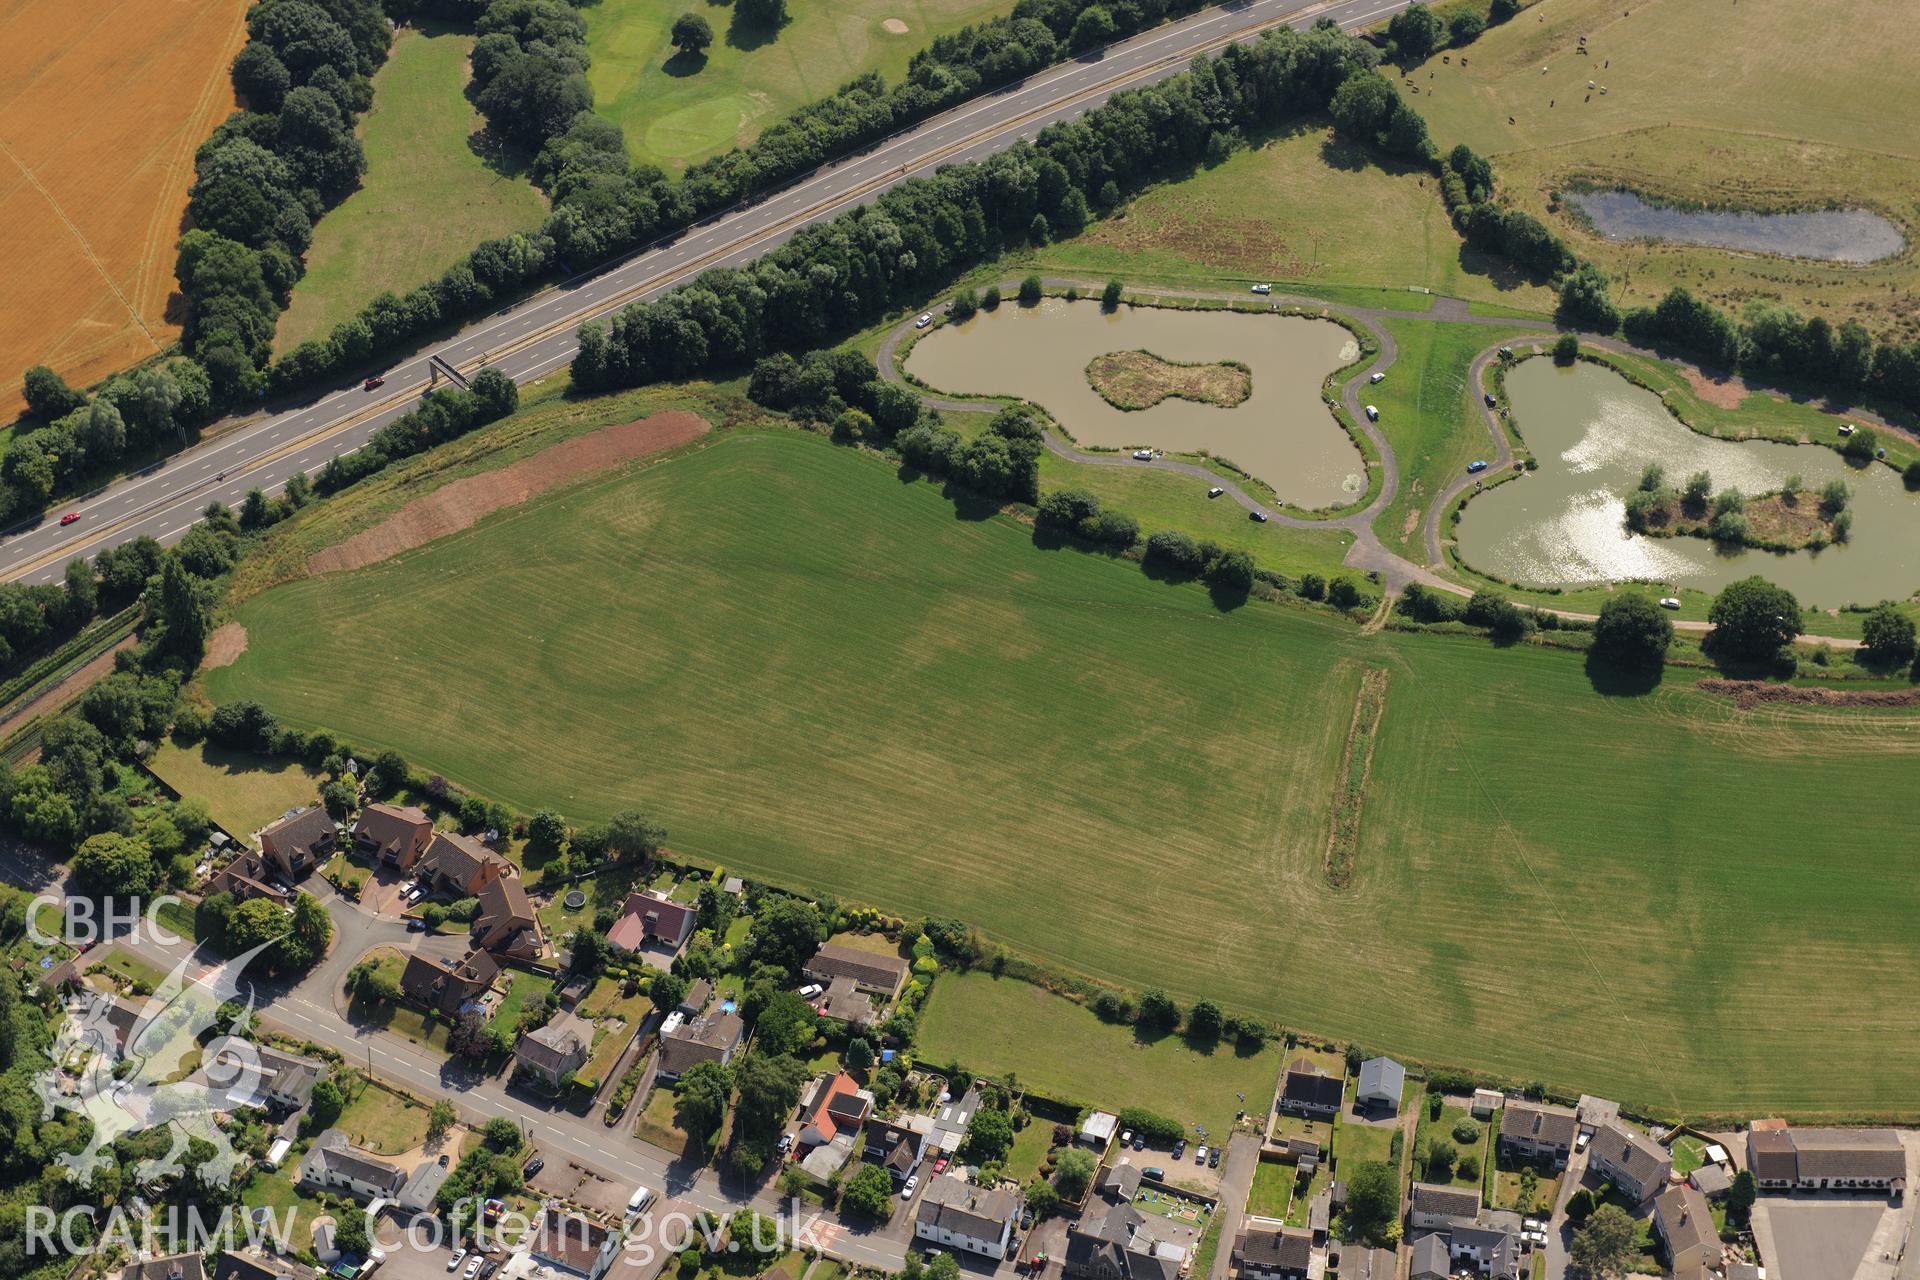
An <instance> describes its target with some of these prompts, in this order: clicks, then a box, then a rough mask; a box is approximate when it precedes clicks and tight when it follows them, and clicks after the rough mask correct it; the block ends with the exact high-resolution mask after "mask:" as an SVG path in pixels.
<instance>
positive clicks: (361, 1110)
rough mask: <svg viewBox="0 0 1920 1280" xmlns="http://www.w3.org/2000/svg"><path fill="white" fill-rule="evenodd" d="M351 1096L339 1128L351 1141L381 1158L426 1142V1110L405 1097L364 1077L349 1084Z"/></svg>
mask: <svg viewBox="0 0 1920 1280" xmlns="http://www.w3.org/2000/svg"><path fill="white" fill-rule="evenodd" d="M349 1088H350V1096H349V1099H348V1102H347V1105H346V1106H345V1107H344V1108H342V1109H341V1112H340V1119H339V1121H338V1122H337V1126H338V1127H339V1128H341V1129H344V1130H345V1131H346V1134H347V1139H348V1141H350V1142H352V1143H353V1144H354V1145H356V1146H361V1147H366V1148H367V1149H368V1150H370V1151H377V1152H379V1153H380V1154H382V1155H390V1156H391V1155H398V1154H400V1153H401V1152H402V1151H411V1150H413V1149H414V1148H415V1147H417V1146H419V1145H420V1144H421V1143H423V1142H425V1141H426V1140H427V1108H426V1107H423V1106H421V1105H420V1103H418V1102H417V1101H415V1100H414V1099H412V1098H409V1097H407V1096H406V1095H404V1094H399V1093H393V1092H391V1091H389V1090H387V1089H383V1088H381V1087H380V1086H379V1085H376V1084H369V1083H368V1082H367V1080H366V1078H365V1077H364V1076H355V1077H353V1078H352V1079H351V1080H350V1081H349Z"/></svg>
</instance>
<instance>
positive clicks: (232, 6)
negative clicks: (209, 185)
mask: <svg viewBox="0 0 1920 1280" xmlns="http://www.w3.org/2000/svg"><path fill="white" fill-rule="evenodd" d="M245 11H246V5H245V3H243V0H193V2H192V3H184V4H151V3H139V2H138V0H69V2H62V0H0V32H4V33H5V38H4V39H0V259H4V260H5V261H6V263H7V264H8V273H9V278H8V287H7V296H6V305H5V306H4V307H0V419H4V418H10V417H12V416H13V414H15V413H17V412H18V411H19V410H20V408H21V407H22V401H21V398H20V375H21V374H22V373H24V372H25V371H26V370H27V368H28V367H30V366H32V365H35V364H47V365H51V366H52V367H53V368H55V369H57V370H58V371H59V372H60V373H62V374H63V375H65V377H66V378H67V380H68V381H69V382H72V383H74V384H75V385H77V386H78V385H84V384H86V383H88V382H91V381H93V380H95V379H97V378H99V377H101V376H103V375H105V374H107V373H110V372H112V371H113V370H115V369H117V368H119V367H121V366H123V365H125V364H128V363H130V362H132V361H135V360H138V359H141V358H142V357H145V356H148V355H151V354H153V353H154V352H155V351H158V350H159V349H160V348H161V347H163V346H165V345H166V344H167V343H169V342H171V341H172V340H173V339H174V338H175V337H177V336H178V334H179V328H178V326H177V325H175V324H171V323H169V321H168V318H167V300H168V297H169V296H170V295H171V294H172V292H173V287H174V280H173V246H174V241H175V239H177V238H178V236H179V233H180V216H181V213H182V212H183V211H184V210H185V208H186V203H187V187H188V186H189V185H190V184H191V183H192V181H193V152H194V148H195V147H197V146H199V145H200V143H201V142H202V141H204V140H205V138H206V136H207V135H208V134H209V133H210V132H212V130H213V127H214V125H216V124H218V123H219V122H220V120H221V119H222V118H224V117H225V116H226V114H227V113H228V112H230V111H232V110H233V108H234V99H233V89H232V86H231V84H230V83H229V82H228V80H227V64H228V63H229V62H231V61H232V60H233V55H234V54H235V53H236V52H238V51H239V48H240V46H241V44H242V43H243V42H244V41H245V39H246V28H245V26H244V25H243V23H242V15H243V14H244V13H245Z"/></svg>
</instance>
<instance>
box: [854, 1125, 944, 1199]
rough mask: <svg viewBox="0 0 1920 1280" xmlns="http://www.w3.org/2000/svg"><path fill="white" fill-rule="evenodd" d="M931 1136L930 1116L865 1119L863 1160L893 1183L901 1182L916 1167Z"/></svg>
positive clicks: (925, 1151)
mask: <svg viewBox="0 0 1920 1280" xmlns="http://www.w3.org/2000/svg"><path fill="white" fill-rule="evenodd" d="M932 1134H933V1117H932V1116H922V1115H913V1114H908V1115H901V1116H895V1117H893V1118H892V1119H891V1120H888V1119H883V1118H882V1117H880V1116H868V1117H867V1148H866V1158H867V1159H868V1160H871V1161H872V1162H873V1163H875V1164H877V1165H879V1166H880V1167H881V1168H883V1169H885V1170H886V1171H887V1172H888V1173H891V1174H892V1175H893V1178H894V1181H895V1182H905V1181H906V1180H907V1179H908V1178H909V1177H911V1176H912V1175H913V1171H914V1170H915V1169H918V1168H919V1167H920V1161H921V1159H922V1158H923V1157H924V1156H925V1155H926V1153H927V1139H928V1138H929V1137H930V1136H932Z"/></svg>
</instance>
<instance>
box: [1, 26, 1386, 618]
mask: <svg viewBox="0 0 1920 1280" xmlns="http://www.w3.org/2000/svg"><path fill="white" fill-rule="evenodd" d="M1406 3H1407V0H1320V2H1318V3H1313V4H1308V5H1304V6H1303V5H1302V4H1301V3H1300V0H1235V2H1234V3H1230V4H1228V5H1226V6H1224V7H1220V8H1211V9H1206V10H1203V11H1202V12H1200V13H1198V14H1195V15H1194V16H1192V17H1190V18H1187V19H1184V20H1182V21H1180V22H1177V23H1172V24H1170V25H1167V26H1164V27H1159V28H1156V29H1155V30H1152V31H1149V32H1146V33H1145V34H1143V35H1140V36H1136V37H1135V38H1133V39H1131V40H1127V41H1124V42H1122V43H1120V44H1116V45H1112V46H1110V47H1108V48H1106V49H1103V50H1099V51H1096V52H1094V53H1092V54H1088V55H1084V56H1082V57H1080V58H1078V59H1076V60H1074V61H1072V62H1068V63H1065V64H1063V65H1061V66H1058V67H1055V68H1053V69H1051V70H1049V71H1046V72H1043V73H1041V74H1039V75H1035V76H1031V77H1029V78H1028V79H1026V80H1024V81H1021V82H1019V83H1017V84H1016V85H1014V86H1012V87H1010V88H1007V89H1003V90H1001V91H999V92H997V93H992V94H988V95H987V96H985V97H982V98H977V99H975V100H973V101H971V102H967V103H963V104H961V105H960V106H957V107H955V108H953V109H952V110H951V111H948V112H946V113H944V114H942V115H939V116H935V117H934V118H933V119H931V120H928V121H926V122H925V123H923V124H921V125H919V126H918V127H916V128H914V129H910V130H907V131H905V132H903V133H901V134H898V135H896V136H894V137H893V138H890V139H887V140H885V141H882V142H879V143H876V144H874V145H873V146H872V147H870V148H869V149H868V150H866V151H864V152H860V153H857V154H855V155H851V156H848V157H846V158H845V159H843V160H841V161H840V162H839V163H837V164H833V165H830V166H827V167H824V168H822V169H820V170H818V171H816V173H815V174H814V175H813V176H811V177H808V178H806V179H804V180H801V181H798V182H796V183H795V184H793V185H791V186H789V187H787V188H784V189H783V190H780V191H777V192H774V193H772V194H771V195H769V196H767V197H766V198H764V199H762V200H760V201H758V202H756V203H753V204H750V205H746V206H744V207H741V208H737V209H735V210H732V211H730V212H728V213H725V214H721V215H717V216H716V217H714V218H712V219H710V220H708V221H707V222H704V223H701V224H699V225H697V226H694V227H691V228H688V229H687V230H686V231H684V232H682V233H680V234H679V235H678V236H677V237H674V238H671V239H670V240H668V241H665V242H663V243H661V244H659V245H657V246H655V247H652V248H649V249H646V250H643V251H641V252H639V253H637V254H635V255H633V256H631V257H629V258H627V259H625V260H624V261H621V262H618V263H616V264H613V265H610V266H607V267H604V268H600V269H598V270H596V271H593V272H590V273H588V274H585V275H582V276H579V277H576V278H574V279H572V280H568V281H566V282H565V283H563V284H560V285H557V286H554V287H552V288H549V289H546V290H543V291H541V292H540V293H537V294H535V295H534V296H533V297H531V298H529V299H527V300H526V301H525V302H522V303H520V304H519V305H517V306H513V307H510V308H508V309H506V310H503V311H500V312H497V313H496V314H494V315H492V316H489V317H487V318H486V319H484V320H481V321H479V322H476V323H475V324H473V325H472V326H470V327H469V328H466V329H464V330H462V331H461V332H459V333H458V334H455V335H454V336H453V337H451V338H449V339H448V340H447V341H445V342H444V343H442V344H440V345H438V346H434V347H430V348H426V349H423V350H420V351H417V352H414V353H411V354H409V355H408V356H407V357H406V358H405V359H403V360H400V361H398V362H396V363H394V364H393V365H391V366H389V367H388V368H386V369H384V370H381V372H382V373H384V375H385V376H386V380H387V381H386V385H385V386H383V387H381V388H379V389H378V390H376V391H372V392H367V391H363V390H362V389H361V384H360V380H359V378H358V377H355V378H354V379H353V381H352V382H351V383H350V384H349V385H345V386H341V387H338V388H336V389H334V390H332V391H329V392H326V393H324V394H321V395H319V396H318V397H316V398H314V399H312V400H310V401H307V402H305V403H302V404H298V405H293V406H291V407H288V408H285V409H284V410H282V411H280V412H277V413H273V414H271V415H269V416H266V417H263V418H261V419H259V420H258V421H254V422H251V423H249V424H247V425H245V426H243V427H240V428H238V429H235V430H232V431H228V432H226V433H224V434H222V435H219V436H217V437H215V438H213V439H211V440H208V441H206V442H205V443H203V444H200V445H197V446H195V447H194V448H191V449H188V450H186V451H185V452H183V453H180V454H177V455H175V456H174V457H172V458H170V459H168V460H167V461H166V462H164V463H161V464H156V465H155V466H153V467H151V468H149V469H148V470H147V471H146V472H144V473H141V474H136V475H132V476H128V477H126V478H125V479H122V480H119V481H116V482H115V483H113V484H111V485H109V486H107V487H106V488H104V489H102V490H100V491H98V492H96V493H93V494H90V495H88V496H87V497H85V498H83V499H77V500H74V501H70V502H68V503H66V504H64V505H62V506H59V507H56V508H54V509H52V510H50V511H48V512H47V513H45V514H44V515H43V516H42V517H40V518H39V519H38V521H37V522H36V523H33V524H30V525H28V526H25V527H22V528H21V529H19V530H17V531H16V532H14V533H12V534H10V535H8V536H6V537H5V538H4V539H0V577H3V578H5V579H8V580H14V581H21V582H51V581H56V580H58V578H59V577H60V575H61V573H62V571H63V570H64V569H65V567H66V565H67V563H68V561H70V560H72V559H74V558H76V557H81V556H86V557H91V556H93V555H94V554H96V553H98V552H100V551H102V550H105V549H107V548H109V547H113V546H117V545H118V544H120V543H122V542H125V541H128V540H130V539H132V538H135V537H138V536H140V535H143V534H146V535H151V536H153V537H155V538H158V539H159V540H160V541H161V542H163V543H164V542H172V541H175V540H177V539H178V538H179V537H180V535H181V534H183V533H184V532H185V531H186V530H187V529H188V528H189V527H190V526H191V525H192V524H193V523H194V522H195V521H196V520H198V519H199V518H200V513H201V511H202V510H203V509H204V508H205V507H206V506H207V504H209V503H211V502H216V501H218V502H224V503H226V504H228V505H229V506H237V505H238V504H239V502H240V500H241V499H242V498H244V497H245V496H246V494H247V491H248V490H250V489H254V488H259V489H263V490H265V491H267V492H268V493H270V494H271V493H274V492H277V491H278V490H279V488H280V487H281V486H283V485H285V484H286V481H287V479H288V477H290V476H292V475H294V474H295V473H298V472H304V473H307V474H311V473H313V472H315V471H318V470H319V469H320V468H321V467H322V466H324V465H326V463H327V461H328V460H329V459H331V458H333V457H334V456H335V455H337V454H342V453H347V452H350V451H352V450H353V449H356V448H358V447H359V446H360V445H362V444H364V443H366V441H367V440H368V439H369V438H370V437H371V436H372V435H373V434H374V432H376V431H378V430H379V429H380V428H381V427H383V426H385V425H386V424H387V423H389V422H391V421H393V420H394V419H395V418H397V417H399V416H400V415H401V414H403V413H405V412H406V411H407V410H408V409H410V408H412V407H413V405H414V404H415V403H416V402H417V401H418V399H419V396H420V393H421V392H423V391H425V390H426V389H427V388H428V386H429V385H430V380H429V372H428V361H429V359H430V358H432V357H435V356H437V357H439V358H440V359H441V360H444V361H445V362H447V363H448V364H450V365H452V366H453V367H454V368H456V369H458V370H460V371H461V373H462V374H463V375H465V374H472V373H473V372H475V371H477V370H478V369H480V368H481V367H482V365H486V366H489V367H492V368H495V369H499V370H501V371H502V372H504V373H507V374H508V375H510V376H511V377H512V378H513V379H514V380H515V381H516V382H520V383H529V382H536V381H538V380H539V379H540V378H541V377H543V376H544V375H546V374H548V373H550V372H552V371H553V370H555V369H558V368H560V367H561V366H562V365H564V364H566V363H567V362H568V361H570V360H571V359H572V358H573V353H574V350H575V348H576V345H577V343H576V340H575V331H576V330H577V329H578V328H579V326H580V324H581V322H582V321H585V320H590V319H593V318H595V317H598V316H604V315H608V314H610V313H612V312H614V311H617V310H618V309H620V308H621V307H623V306H625V305H627V304H628V303H630V302H634V301H638V300H642V299H648V298H653V297H657V296H658V295H659V294H661V293H664V292H665V291H667V290H668V289H671V288H672V287H674V286H675V285H678V284H683V283H685V282H686V281H688V280H691V279H692V278H694V277H695V276H697V275H699V274H700V273H701V272H702V271H705V270H708V269H709V268H712V267H720V266H737V265H740V264H742V263H746V262H750V261H752V260H753V259H755V258H758V257H759V256H760V255H762V254H764V253H765V252H766V251H767V250H769V249H771V248H773V247H774V246H776V245H778V244H779V243H781V242H782V241H784V240H785V239H787V238H788V237H789V236H791V235H793V234H794V232H796V231H797V230H799V229H800V228H801V227H804V226H807V225H808V224H810V223H814V222H819V221H823V220H825V219H830V218H833V217H835V216H836V215H838V214H840V213H842V212H844V211H846V210H847V209H849V208H852V207H853V206H855V205H859V204H863V203H867V202H870V201H872V200H874V199H875V198H877V197H878V196H879V195H880V194H881V193H882V192H884V191H886V190H887V189H888V188H889V187H891V186H893V185H894V184H895V183H898V182H900V181H902V180H904V179H906V178H908V177H912V176H915V175H925V174H930V173H932V172H933V171H934V170H935V169H937V168H939V167H940V166H942V165H947V164H955V163H960V162H963V161H969V160H978V159H980V158H982V157H984V156H987V155H990V154H992V153H994V152H996V151H1001V150H1004V149H1006V148H1007V147H1009V146H1011V145H1013V144H1014V143H1015V142H1017V141H1019V140H1021V139H1024V138H1030V137H1032V136H1033V135H1034V134H1036V133H1038V132H1039V131H1040V130H1042V129H1044V128H1045V127H1046V126H1048V125H1050V124H1053V123H1055V122H1057V121H1061V120H1069V119H1072V118H1074V117H1077V116H1079V115H1081V114H1083V113H1085V112H1086V111H1087V110H1089V109H1090V108H1092V107H1095V106H1098V105H1099V104H1100V103H1102V102H1104V101H1105V100H1106V99H1107V98H1108V97H1109V96H1111V95H1112V94H1114V93H1116V92H1119V91H1121V90H1124V89H1130V88H1138V87H1140V86H1142V85H1146V84H1151V83H1153V82H1154V81H1157V80H1162V79H1165V78H1166V77H1168V76H1170V75H1172V74H1174V73H1175V72H1177V71H1180V70H1182V69H1183V68H1185V67H1186V65H1187V63H1188V61H1189V60H1190V59H1191V58H1192V57H1193V56H1194V55H1195V54H1198V53H1204V52H1208V51H1211V50H1215V49H1218V48H1221V47H1222V46H1224V45H1226V44H1228V43H1231V42H1234V41H1245V40H1250V39H1252V38H1253V37H1255V36H1257V35H1258V34H1259V33H1260V32H1263V31H1266V30H1268V29H1270V28H1274V27H1278V26H1283V25H1292V26H1296V27H1307V26H1310V25H1312V24H1313V23H1315V22H1317V21H1319V20H1320V19H1322V18H1332V19H1333V20H1334V21H1336V22H1338V23H1340V24H1341V25H1342V26H1343V27H1346V28H1348V29H1355V28H1359V27H1363V26H1367V25H1370V24H1372V23H1374V22H1377V21H1378V20H1380V19H1381V18H1383V17H1385V16H1387V15H1388V14H1391V13H1394V12H1396V11H1398V10H1399V9H1402V8H1404V7H1405V5H1406ZM67 512H74V513H77V514H78V515H79V517H80V518H79V519H78V520H77V521H75V522H74V523H72V524H70V525H67V526H64V527H63V526H61V524H60V523H59V520H60V517H61V516H62V515H63V514H65V513H67Z"/></svg>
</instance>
